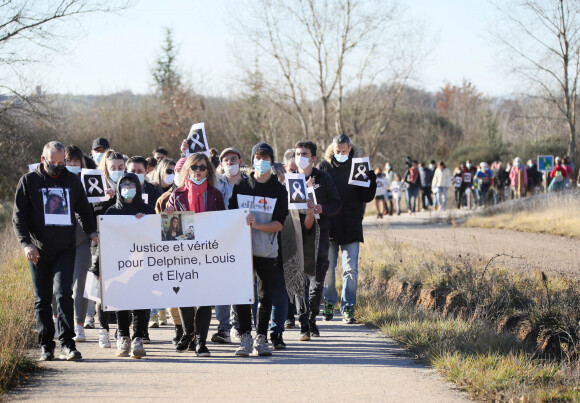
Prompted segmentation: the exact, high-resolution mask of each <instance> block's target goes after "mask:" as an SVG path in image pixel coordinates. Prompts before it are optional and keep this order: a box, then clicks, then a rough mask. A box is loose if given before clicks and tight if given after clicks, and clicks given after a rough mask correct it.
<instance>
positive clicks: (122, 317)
mask: <svg viewBox="0 0 580 403" xmlns="http://www.w3.org/2000/svg"><path fill="white" fill-rule="evenodd" d="M131 312H133V317H131ZM105 313H106V314H108V312H105ZM131 319H132V320H133V338H135V337H140V338H143V336H145V331H146V330H147V324H148V322H149V310H148V309H138V310H135V311H117V327H118V329H119V333H118V336H119V337H131V333H130V332H129V327H130V326H131Z"/></svg>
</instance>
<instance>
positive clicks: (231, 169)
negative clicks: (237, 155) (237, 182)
mask: <svg viewBox="0 0 580 403" xmlns="http://www.w3.org/2000/svg"><path fill="white" fill-rule="evenodd" d="M223 168H224V173H225V174H226V176H227V177H230V178H231V177H232V176H236V175H237V174H238V173H239V172H240V164H235V165H224V166H223Z"/></svg>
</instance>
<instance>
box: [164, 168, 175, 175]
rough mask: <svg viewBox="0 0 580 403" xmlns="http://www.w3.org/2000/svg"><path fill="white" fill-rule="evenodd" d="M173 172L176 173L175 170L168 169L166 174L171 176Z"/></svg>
mask: <svg viewBox="0 0 580 403" xmlns="http://www.w3.org/2000/svg"><path fill="white" fill-rule="evenodd" d="M173 172H175V171H174V170H173V169H170V168H167V169H166V170H165V173H166V174H167V175H171V174H172V173H173Z"/></svg>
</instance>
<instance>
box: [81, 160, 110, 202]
mask: <svg viewBox="0 0 580 403" xmlns="http://www.w3.org/2000/svg"><path fill="white" fill-rule="evenodd" d="M81 182H82V184H83V187H84V188H85V193H86V194H87V198H88V199H89V203H97V202H102V201H107V200H109V196H108V195H107V188H106V186H105V183H106V182H105V173H104V172H103V171H101V170H100V169H86V168H83V169H82V170H81Z"/></svg>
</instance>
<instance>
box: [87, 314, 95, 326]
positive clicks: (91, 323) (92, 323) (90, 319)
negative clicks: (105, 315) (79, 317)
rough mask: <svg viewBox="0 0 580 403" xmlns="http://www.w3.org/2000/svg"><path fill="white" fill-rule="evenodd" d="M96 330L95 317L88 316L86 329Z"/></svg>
mask: <svg viewBox="0 0 580 403" xmlns="http://www.w3.org/2000/svg"><path fill="white" fill-rule="evenodd" d="M94 328H95V315H87V316H86V317H85V329H94Z"/></svg>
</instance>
